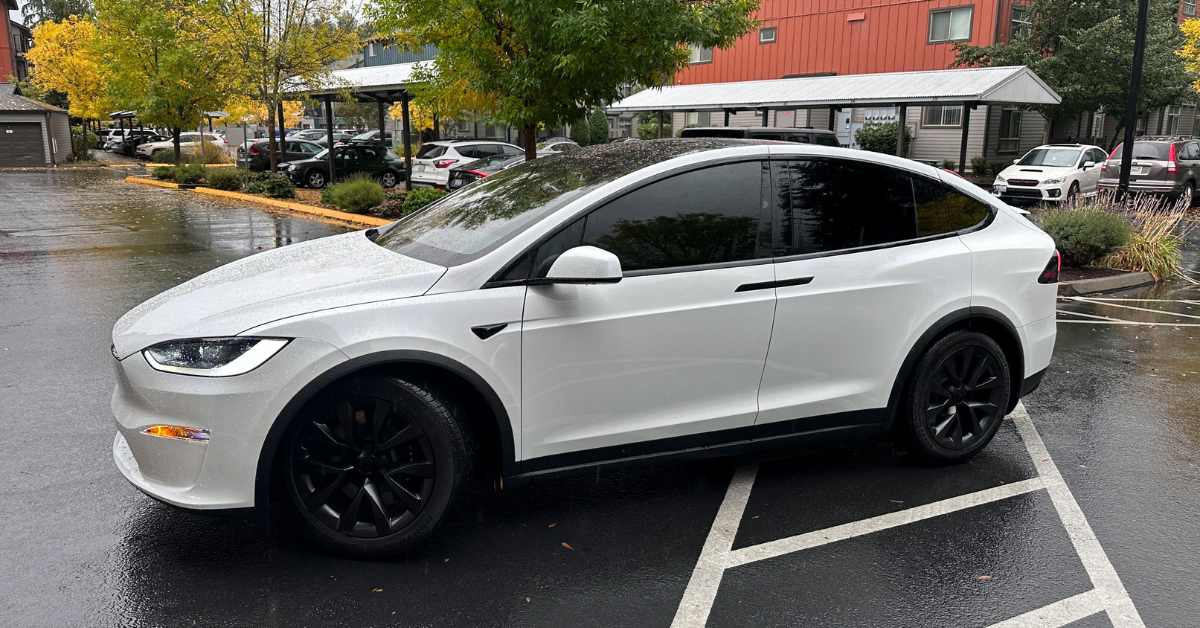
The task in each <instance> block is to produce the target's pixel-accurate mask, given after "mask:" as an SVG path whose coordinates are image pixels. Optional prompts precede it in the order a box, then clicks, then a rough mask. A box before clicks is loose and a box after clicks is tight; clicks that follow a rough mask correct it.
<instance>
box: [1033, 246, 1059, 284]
mask: <svg viewBox="0 0 1200 628" xmlns="http://www.w3.org/2000/svg"><path fill="white" fill-rule="evenodd" d="M1061 270H1062V256H1061V255H1059V254H1058V249H1054V256H1053V257H1051V258H1050V262H1049V263H1048V264H1046V268H1045V270H1043V271H1042V274H1040V275H1038V283H1058V273H1059V271H1061Z"/></svg>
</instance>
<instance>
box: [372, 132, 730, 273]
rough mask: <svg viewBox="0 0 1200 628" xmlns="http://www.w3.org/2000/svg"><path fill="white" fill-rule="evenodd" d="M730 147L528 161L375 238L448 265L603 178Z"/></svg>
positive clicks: (706, 144)
mask: <svg viewBox="0 0 1200 628" xmlns="http://www.w3.org/2000/svg"><path fill="white" fill-rule="evenodd" d="M731 145H733V144H732V143H731V142H728V141H725V142H721V141H713V140H691V141H685V140H676V141H673V142H669V143H668V142H633V143H622V144H609V145H605V146H599V147H595V148H592V149H589V150H587V151H578V152H574V153H569V154H566V155H560V156H557V157H554V158H553V159H536V160H534V161H532V162H530V163H526V164H523V165H521V166H517V167H515V168H510V169H508V170H504V171H502V172H499V173H497V174H494V175H492V176H490V177H487V178H486V179H483V180H481V181H480V182H478V183H476V184H474V185H471V186H469V187H466V188H463V190H462V191H461V192H457V193H455V194H452V195H450V196H447V197H446V198H444V199H442V200H440V201H438V202H436V203H433V204H432V205H430V206H428V207H427V208H426V209H424V210H422V211H420V212H417V213H415V214H413V215H411V216H409V217H407V218H405V219H404V220H402V221H400V222H397V223H393V225H392V226H391V227H388V228H386V231H384V233H383V234H382V235H381V236H380V237H379V238H378V239H377V240H376V243H377V244H379V245H380V246H383V247H385V248H387V249H390V250H392V251H395V252H397V253H400V254H402V255H407V256H409V257H414V258H416V259H420V260H423V261H426V262H430V263H433V264H440V265H442V266H456V265H458V264H463V263H466V262H469V261H471V260H473V259H476V258H478V257H480V256H482V255H484V254H486V253H488V252H489V251H491V250H493V249H495V248H496V247H497V246H499V245H500V244H502V243H504V242H506V241H508V240H509V239H511V238H512V237H513V236H515V235H516V234H518V233H520V232H521V231H523V230H525V229H526V228H528V227H529V226H530V225H532V224H534V223H535V222H537V221H538V220H539V219H541V218H543V217H545V216H547V215H549V214H550V213H551V212H553V211H554V210H556V209H559V208H561V207H563V206H565V205H566V204H568V203H570V202H571V201H573V200H575V199H577V198H580V197H582V196H584V195H585V194H587V193H588V192H590V191H592V190H594V189H596V188H598V187H600V186H602V185H604V184H606V183H608V182H610V181H614V180H616V179H618V178H620V177H623V176H625V175H627V174H629V173H631V172H635V171H637V170H639V169H641V168H645V167H647V166H650V165H653V164H655V163H658V162H661V161H664V160H667V159H671V158H673V157H678V156H680V155H686V154H689V153H696V152H701V151H706V150H713V149H717V148H725V147H728V146H731Z"/></svg>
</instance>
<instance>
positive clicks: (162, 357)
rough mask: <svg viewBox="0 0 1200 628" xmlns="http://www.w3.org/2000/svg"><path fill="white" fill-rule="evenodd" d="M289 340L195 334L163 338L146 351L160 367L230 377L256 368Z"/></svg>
mask: <svg viewBox="0 0 1200 628" xmlns="http://www.w3.org/2000/svg"><path fill="white" fill-rule="evenodd" d="M287 343H288V341H287V340H284V339H281V338H192V339H188V340H171V341H169V342H160V343H158V344H156V345H154V346H152V347H149V348H147V349H145V350H143V351H142V354H143V355H145V356H146V362H148V363H149V364H150V367H151V368H153V369H155V370H158V371H164V372H167V373H180V374H182V375H199V376H200V377H229V376H231V375H241V374H242V373H249V372H250V371H253V370H254V369H256V368H258V367H259V366H261V365H262V364H263V362H266V361H267V360H269V359H271V356H273V355H275V354H276V353H279V350H280V349H282V348H283V347H284V345H286V344H287Z"/></svg>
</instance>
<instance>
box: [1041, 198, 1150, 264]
mask: <svg viewBox="0 0 1200 628" xmlns="http://www.w3.org/2000/svg"><path fill="white" fill-rule="evenodd" d="M1038 222H1039V226H1040V227H1041V228H1042V230H1043V231H1045V232H1046V233H1048V234H1050V237H1052V238H1054V246H1055V247H1057V248H1058V252H1059V253H1061V254H1062V263H1063V265H1064V266H1090V265H1092V264H1093V263H1095V262H1097V261H1099V260H1100V259H1101V258H1103V257H1104V256H1106V255H1109V254H1110V253H1113V252H1115V251H1117V250H1119V249H1120V248H1121V247H1123V246H1125V244H1126V242H1128V241H1129V231H1130V226H1129V221H1128V220H1127V219H1126V218H1125V217H1124V216H1121V215H1120V214H1118V213H1116V212H1114V211H1110V210H1107V209H1102V208H1098V207H1087V206H1079V207H1076V208H1074V209H1069V208H1068V209H1052V210H1049V211H1047V212H1046V213H1044V214H1042V215H1041V216H1040V217H1039V220H1038Z"/></svg>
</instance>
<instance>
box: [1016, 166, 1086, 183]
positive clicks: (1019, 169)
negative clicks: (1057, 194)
mask: <svg viewBox="0 0 1200 628" xmlns="http://www.w3.org/2000/svg"><path fill="white" fill-rule="evenodd" d="M1074 170H1075V168H1074V167H1065V166H1015V165H1014V166H1009V167H1007V168H1005V169H1004V170H1002V171H1000V176H1001V177H1004V178H1005V179H1013V178H1016V179H1037V180H1038V181H1044V180H1046V179H1053V178H1055V177H1063V176H1066V175H1068V174H1071V172H1073V171H1074Z"/></svg>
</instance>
